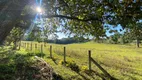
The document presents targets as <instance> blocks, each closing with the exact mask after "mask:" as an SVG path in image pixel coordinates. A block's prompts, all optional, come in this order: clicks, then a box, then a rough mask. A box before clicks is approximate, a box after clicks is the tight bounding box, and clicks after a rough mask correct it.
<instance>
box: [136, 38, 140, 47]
mask: <svg viewBox="0 0 142 80" xmlns="http://www.w3.org/2000/svg"><path fill="white" fill-rule="evenodd" d="M136 46H137V48H139V47H140V42H139V39H138V38H137V39H136Z"/></svg>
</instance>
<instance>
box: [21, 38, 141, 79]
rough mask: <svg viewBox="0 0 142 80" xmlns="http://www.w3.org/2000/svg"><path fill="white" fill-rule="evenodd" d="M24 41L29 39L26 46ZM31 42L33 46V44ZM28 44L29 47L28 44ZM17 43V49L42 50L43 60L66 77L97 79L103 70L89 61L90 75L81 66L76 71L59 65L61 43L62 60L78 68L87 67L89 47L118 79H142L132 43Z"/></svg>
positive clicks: (93, 54)
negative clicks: (64, 57) (74, 64)
mask: <svg viewBox="0 0 142 80" xmlns="http://www.w3.org/2000/svg"><path fill="white" fill-rule="evenodd" d="M24 43H29V46H28V45H27V46H24V45H23V44H24ZM35 44H36V45H37V48H35ZM31 45H32V49H31V47H30V46H31ZM42 45H43V46H42ZM51 45H52V55H53V59H50V52H49V50H50V46H51ZM21 46H23V47H22V48H21V51H24V49H26V51H27V52H33V53H37V52H38V53H39V52H43V53H44V54H45V56H43V58H44V59H45V60H46V61H47V63H49V64H50V65H51V66H52V67H53V69H54V71H55V72H57V73H58V74H59V75H60V76H61V77H63V78H64V79H66V80H68V79H75V80H82V79H85V80H86V79H88V80H94V79H96V80H101V79H102V76H104V74H103V73H102V72H101V71H100V70H99V69H98V68H97V67H96V66H95V65H94V64H93V63H92V70H93V71H94V72H93V73H92V74H91V75H88V74H86V73H85V72H83V71H82V70H81V71H80V72H78V73H77V72H75V71H72V70H71V69H70V68H67V67H65V66H63V65H61V64H60V62H61V61H62V60H63V51H64V50H63V47H66V60H67V61H71V62H75V63H76V64H77V65H78V66H79V68H80V69H83V67H87V69H88V50H91V53H92V57H93V59H94V60H96V61H97V62H98V63H99V64H100V65H101V66H102V67H103V68H104V69H105V70H106V71H107V72H108V73H110V74H111V76H113V77H114V78H116V79H118V80H142V48H136V47H135V46H134V45H115V44H102V43H94V42H87V43H80V44H68V45H58V44H48V43H38V42H24V41H23V42H22V43H21ZM41 46H42V51H41Z"/></svg>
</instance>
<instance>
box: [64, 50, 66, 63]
mask: <svg viewBox="0 0 142 80" xmlns="http://www.w3.org/2000/svg"><path fill="white" fill-rule="evenodd" d="M65 64H66V47H64V65H65Z"/></svg>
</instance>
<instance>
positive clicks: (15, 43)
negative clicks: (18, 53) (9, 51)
mask: <svg viewBox="0 0 142 80" xmlns="http://www.w3.org/2000/svg"><path fill="white" fill-rule="evenodd" d="M13 43H14V46H13V50H16V49H17V42H16V41H14V42H13Z"/></svg>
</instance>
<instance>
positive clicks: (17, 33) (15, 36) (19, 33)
mask: <svg viewBox="0 0 142 80" xmlns="http://www.w3.org/2000/svg"><path fill="white" fill-rule="evenodd" d="M23 32H24V30H23V29H21V28H20V27H14V28H13V29H12V30H11V31H10V34H9V36H7V38H6V42H8V44H11V43H14V47H13V49H16V47H17V42H19V41H20V40H21V38H22V37H23V35H24V33H23Z"/></svg>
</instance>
